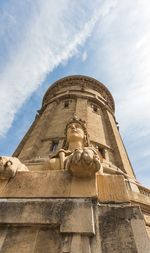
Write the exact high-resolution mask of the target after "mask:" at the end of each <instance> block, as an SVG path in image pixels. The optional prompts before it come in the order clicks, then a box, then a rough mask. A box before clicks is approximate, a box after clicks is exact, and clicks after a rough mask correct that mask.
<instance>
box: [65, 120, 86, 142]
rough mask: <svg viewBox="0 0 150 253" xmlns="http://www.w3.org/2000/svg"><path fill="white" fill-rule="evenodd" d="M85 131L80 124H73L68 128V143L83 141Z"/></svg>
mask: <svg viewBox="0 0 150 253" xmlns="http://www.w3.org/2000/svg"><path fill="white" fill-rule="evenodd" d="M84 135H85V134H84V131H83V129H82V127H81V125H80V124H79V123H76V122H73V123H71V124H70V125H69V126H68V128H67V141H68V142H70V141H83V140H84Z"/></svg>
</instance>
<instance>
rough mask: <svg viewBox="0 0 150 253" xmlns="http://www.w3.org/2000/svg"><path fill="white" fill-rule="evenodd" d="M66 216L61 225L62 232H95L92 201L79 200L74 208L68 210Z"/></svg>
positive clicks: (90, 233)
mask: <svg viewBox="0 0 150 253" xmlns="http://www.w3.org/2000/svg"><path fill="white" fill-rule="evenodd" d="M67 213H68V215H65V216H66V218H67V219H66V218H64V219H63V220H62V223H61V226H60V232H61V233H80V234H89V235H93V234H95V225H94V216H93V208H92V205H91V203H88V202H82V200H78V202H77V203H76V204H75V205H74V207H73V208H72V210H71V211H70V210H69V209H68V211H67V210H66V214H67Z"/></svg>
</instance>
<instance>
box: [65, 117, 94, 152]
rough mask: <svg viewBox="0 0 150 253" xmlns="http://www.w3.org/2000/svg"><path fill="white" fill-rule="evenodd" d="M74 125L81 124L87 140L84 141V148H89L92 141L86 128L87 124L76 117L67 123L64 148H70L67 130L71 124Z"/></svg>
mask: <svg viewBox="0 0 150 253" xmlns="http://www.w3.org/2000/svg"><path fill="white" fill-rule="evenodd" d="M72 123H78V124H80V126H81V128H82V129H83V131H84V135H85V140H84V146H85V147H89V146H91V145H90V140H89V135H88V133H87V128H86V122H85V121H84V120H82V119H79V118H78V117H77V116H76V115H74V117H73V118H71V119H70V120H69V122H68V123H67V125H66V127H65V139H64V143H63V148H64V149H67V148H68V143H67V130H68V127H69V125H70V124H72Z"/></svg>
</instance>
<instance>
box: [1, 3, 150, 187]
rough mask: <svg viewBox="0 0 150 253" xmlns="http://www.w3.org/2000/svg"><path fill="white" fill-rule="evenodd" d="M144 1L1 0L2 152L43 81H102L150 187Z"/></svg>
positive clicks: (14, 140) (149, 46)
mask: <svg viewBox="0 0 150 253" xmlns="http://www.w3.org/2000/svg"><path fill="white" fill-rule="evenodd" d="M149 13H150V1H149V0H144V1H143V0H132V1H131V0H122V1H119V0H91V1H90V0H89V1H87V0H72V1H70V0H57V1H56V0H55V1H54V0H44V1H43V0H34V1H32V0H22V1H19V0H1V1H0V89H1V92H0V154H1V155H8V156H9V155H11V154H12V153H13V152H14V150H15V149H16V147H17V145H18V144H19V142H20V140H21V139H22V138H23V136H24V134H25V133H26V131H27V130H28V128H29V127H30V125H31V123H32V122H33V120H34V118H35V115H36V111H37V110H38V109H40V107H41V102H42V97H43V95H44V93H45V92H46V90H47V89H48V87H49V86H50V85H51V84H52V83H53V82H54V81H56V80H58V79H60V78H62V77H64V76H67V75H88V76H91V77H93V78H95V79H97V80H99V81H100V82H102V83H104V84H105V85H106V87H107V88H108V89H109V90H110V92H111V93H112V95H113V97H114V99H115V104H116V118H117V121H118V122H119V127H120V133H121V136H122V138H123V141H124V144H125V146H126V149H127V151H128V154H129V158H130V160H131V163H132V165H133V168H134V171H135V174H136V176H137V179H138V181H140V182H141V183H142V184H143V185H144V186H146V187H150V165H149V164H150V30H149V24H150V15H149Z"/></svg>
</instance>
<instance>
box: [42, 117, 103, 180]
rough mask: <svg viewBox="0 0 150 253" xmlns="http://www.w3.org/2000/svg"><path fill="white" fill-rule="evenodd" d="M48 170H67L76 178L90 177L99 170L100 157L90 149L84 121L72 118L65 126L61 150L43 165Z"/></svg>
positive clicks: (92, 148)
mask: <svg viewBox="0 0 150 253" xmlns="http://www.w3.org/2000/svg"><path fill="white" fill-rule="evenodd" d="M45 168H46V169H49V170H67V171H69V172H70V173H71V174H72V175H73V176H76V177H92V176H94V175H95V173H96V172H98V171H100V168H101V157H100V154H98V152H97V150H96V149H95V148H94V147H92V145H91V144H90V142H89V137H88V133H87V129H86V124H85V121H83V120H81V119H78V118H77V117H76V116H74V117H73V118H72V119H71V120H70V121H69V122H68V124H67V125H66V128H65V140H64V145H63V149H60V150H59V151H58V152H57V153H56V154H55V155H54V156H52V157H50V159H49V160H48V161H47V162H46V163H45Z"/></svg>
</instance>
